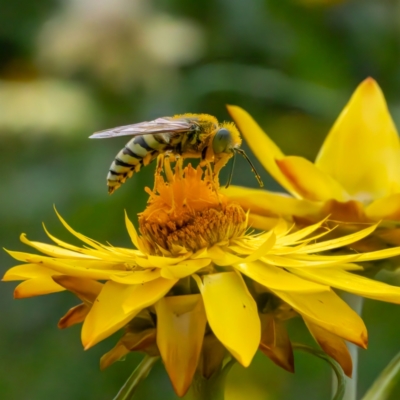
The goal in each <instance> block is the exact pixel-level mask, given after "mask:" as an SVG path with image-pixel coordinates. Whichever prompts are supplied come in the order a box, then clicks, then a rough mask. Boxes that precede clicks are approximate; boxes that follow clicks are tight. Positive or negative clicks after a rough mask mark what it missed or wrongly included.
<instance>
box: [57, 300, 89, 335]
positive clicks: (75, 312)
mask: <svg viewBox="0 0 400 400" xmlns="http://www.w3.org/2000/svg"><path fill="white" fill-rule="evenodd" d="M89 311H90V306H88V305H87V304H84V303H82V304H79V305H77V306H75V307H72V308H71V309H69V310H68V312H67V313H66V314H65V315H64V316H63V317H62V318H61V319H60V320H59V321H58V327H59V328H60V329H65V328H69V327H70V326H72V325H76V324H80V323H81V322H83V321H84V320H85V318H86V315H87V314H88V312H89Z"/></svg>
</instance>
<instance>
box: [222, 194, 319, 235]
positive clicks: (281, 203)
mask: <svg viewBox="0 0 400 400" xmlns="http://www.w3.org/2000/svg"><path fill="white" fill-rule="evenodd" d="M222 193H224V194H225V195H226V196H228V197H229V198H230V199H231V200H232V201H234V202H235V203H239V204H240V205H241V206H242V207H243V208H244V210H245V211H247V210H250V212H251V213H254V214H256V215H260V216H264V217H280V216H282V217H286V216H288V215H289V216H291V215H294V216H297V217H307V216H309V215H319V213H320V211H321V208H322V205H320V204H318V203H315V202H311V201H309V200H299V199H294V198H293V197H290V196H288V195H286V194H283V193H274V192H268V191H266V190H261V189H248V188H245V187H241V186H229V188H228V189H225V190H222ZM255 227H256V226H255ZM257 228H258V227H257Z"/></svg>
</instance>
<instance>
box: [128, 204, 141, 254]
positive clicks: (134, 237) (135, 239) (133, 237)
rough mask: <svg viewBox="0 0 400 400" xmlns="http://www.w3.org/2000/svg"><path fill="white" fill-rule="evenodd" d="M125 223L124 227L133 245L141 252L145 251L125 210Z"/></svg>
mask: <svg viewBox="0 0 400 400" xmlns="http://www.w3.org/2000/svg"><path fill="white" fill-rule="evenodd" d="M125 225H126V229H127V230H128V234H129V237H130V238H131V241H132V243H133V245H134V246H135V247H136V248H137V249H139V250H141V251H142V252H143V253H146V251H145V249H144V246H143V245H142V241H141V239H140V237H139V235H138V233H137V231H136V229H135V226H134V225H133V224H132V222H131V220H130V219H129V218H128V214H127V213H126V211H125Z"/></svg>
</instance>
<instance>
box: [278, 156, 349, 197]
mask: <svg viewBox="0 0 400 400" xmlns="http://www.w3.org/2000/svg"><path fill="white" fill-rule="evenodd" d="M276 164H277V165H278V167H279V169H280V170H281V172H282V173H283V174H284V175H285V177H286V179H287V180H288V181H289V182H290V183H291V185H292V186H293V187H294V188H296V192H297V193H299V194H300V195H301V198H303V199H307V200H311V201H325V200H329V199H336V200H338V201H345V200H347V198H348V194H347V193H346V191H345V190H344V189H343V187H342V186H341V185H340V183H338V182H337V181H336V180H335V179H333V178H332V177H331V176H330V175H328V174H327V173H325V172H323V171H321V170H319V169H318V168H317V167H316V166H315V165H314V164H313V163H312V162H310V161H308V160H306V159H305V158H302V157H295V156H291V157H284V158H281V159H278V160H276Z"/></svg>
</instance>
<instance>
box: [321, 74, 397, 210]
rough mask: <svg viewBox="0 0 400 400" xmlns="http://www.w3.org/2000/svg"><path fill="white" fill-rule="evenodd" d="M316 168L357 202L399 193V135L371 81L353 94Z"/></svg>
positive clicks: (375, 84)
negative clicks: (334, 181) (338, 183)
mask: <svg viewBox="0 0 400 400" xmlns="http://www.w3.org/2000/svg"><path fill="white" fill-rule="evenodd" d="M316 165H317V167H318V168H320V169H321V170H322V171H324V172H326V173H327V174H329V175H331V176H332V177H333V178H334V179H336V180H337V181H338V182H340V183H341V184H342V186H343V187H344V188H345V189H346V191H347V192H348V193H349V194H350V195H351V196H353V197H354V198H357V199H358V200H360V201H364V202H365V201H371V200H374V199H377V198H381V197H384V196H388V195H390V194H392V193H396V192H400V143H399V138H398V133H397V131H396V128H395V126H394V123H393V120H392V118H391V116H390V113H389V110H388V108H387V104H386V101H385V98H384V96H383V93H382V91H381V89H380V88H379V86H378V84H377V83H376V82H375V81H374V80H373V79H372V78H368V79H366V80H365V81H364V82H362V83H361V84H360V85H359V86H358V88H357V89H356V91H355V92H354V94H353V96H352V97H351V99H350V101H349V103H348V104H347V105H346V107H345V108H344V110H343V111H342V113H341V114H340V116H339V117H338V119H337V120H336V122H335V124H334V125H333V127H332V129H331V131H330V132H329V135H328V136H327V138H326V139H325V142H324V144H323V146H322V148H321V150H320V153H319V155H318V157H317V160H316Z"/></svg>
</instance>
